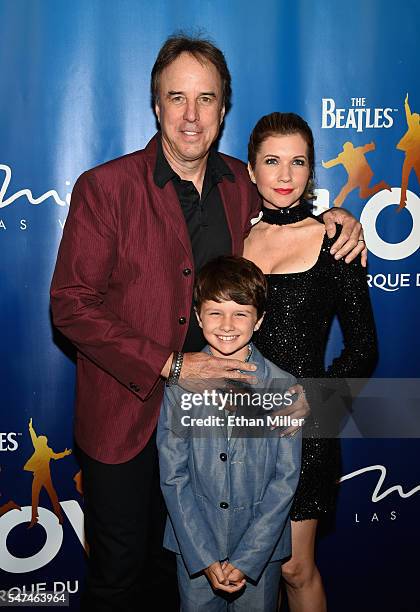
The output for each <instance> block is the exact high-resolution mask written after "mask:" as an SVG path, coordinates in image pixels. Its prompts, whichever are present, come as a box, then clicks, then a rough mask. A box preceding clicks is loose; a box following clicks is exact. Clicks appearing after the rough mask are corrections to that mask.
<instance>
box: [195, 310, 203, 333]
mask: <svg viewBox="0 0 420 612" xmlns="http://www.w3.org/2000/svg"><path fill="white" fill-rule="evenodd" d="M194 312H195V316H196V317H197V321H198V324H199V326H200V327H201V328H203V324H202V322H201V319H200V315H199V314H198V310H197V308H196V307H195V306H194Z"/></svg>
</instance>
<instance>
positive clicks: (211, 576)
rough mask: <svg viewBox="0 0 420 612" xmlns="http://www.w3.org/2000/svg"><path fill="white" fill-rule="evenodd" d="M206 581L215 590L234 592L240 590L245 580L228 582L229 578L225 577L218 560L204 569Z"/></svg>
mask: <svg viewBox="0 0 420 612" xmlns="http://www.w3.org/2000/svg"><path fill="white" fill-rule="evenodd" d="M204 573H205V575H206V576H207V579H208V581H209V582H210V584H211V586H212V587H213V589H215V590H220V591H226V593H236V591H240V590H241V589H242V587H243V585H244V584H245V580H243V581H242V582H240V583H239V584H229V580H228V579H227V578H226V576H225V574H224V572H223V570H222V566H221V564H220V561H215V562H214V563H212V564H211V565H209V567H207V568H206V569H205V570H204Z"/></svg>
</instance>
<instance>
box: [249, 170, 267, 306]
mask: <svg viewBox="0 0 420 612" xmlns="http://www.w3.org/2000/svg"><path fill="white" fill-rule="evenodd" d="M247 167H248V174H249V178H250V179H251V181H252V182H253V183H256V182H257V181H256V180H255V176H254V171H253V170H252V168H251V164H250V163H249V162H248V166H247ZM263 316H264V315H263Z"/></svg>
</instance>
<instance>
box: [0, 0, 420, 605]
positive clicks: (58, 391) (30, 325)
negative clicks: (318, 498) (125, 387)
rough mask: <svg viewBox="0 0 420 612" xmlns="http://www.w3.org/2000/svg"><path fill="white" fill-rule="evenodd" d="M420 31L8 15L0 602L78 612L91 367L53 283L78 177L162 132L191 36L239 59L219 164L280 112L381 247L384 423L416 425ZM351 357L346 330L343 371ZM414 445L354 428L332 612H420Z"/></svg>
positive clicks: (126, 9)
mask: <svg viewBox="0 0 420 612" xmlns="http://www.w3.org/2000/svg"><path fill="white" fill-rule="evenodd" d="M419 20H420V5H419V4H418V2H416V1H415V0H411V1H410V0H403V1H402V2H399V3H397V4H396V3H395V2H392V1H391V0H368V1H366V0H353V2H351V3H348V2H344V1H339V2H337V1H334V0H319V1H317V2H310V1H309V0H298V1H297V2H294V3H291V2H288V1H287V0H267V1H266V2H264V3H258V4H255V3H253V2H250V1H248V0H245V2H244V1H243V0H242V1H239V0H233V1H231V2H229V3H226V2H223V1H222V0H214V1H213V2H204V1H198V0H184V2H182V3H181V2H169V1H168V0H156V1H155V2H153V3H149V2H146V1H145V0H119V1H114V2H112V1H111V0H73V2H65V1H64V0H1V1H0V48H1V55H0V74H1V96H0V143H1V147H0V306H1V308H0V313H1V320H0V321H1V323H0V324H1V333H0V337H1V341H0V378H1V387H0V393H1V395H0V402H1V413H0V414H1V426H0V592H1V590H2V589H13V592H14V593H31V592H34V593H35V592H40V593H42V592H47V591H48V592H51V591H55V592H56V593H61V592H65V591H68V592H69V593H70V608H71V609H74V610H77V608H78V599H79V593H80V590H81V588H82V582H83V575H84V556H85V554H86V552H85V549H84V536H83V494H82V484H81V476H80V472H79V468H78V466H77V464H76V462H75V460H74V457H73V454H72V448H73V438H72V413H73V399H74V376H75V365H74V351H73V349H72V347H71V346H70V345H69V344H68V343H67V342H66V340H65V339H64V338H63V337H62V336H61V335H60V334H58V333H57V332H55V331H54V329H53V327H52V324H51V317H50V311H49V295H48V294H49V284H50V280H51V275H52V271H53V268H54V264H55V258H56V254H57V249H58V245H59V242H60V238H61V234H62V229H63V226H64V223H65V220H66V215H67V212H68V206H69V201H70V194H71V190H72V187H73V185H74V182H75V180H76V178H77V176H78V175H79V174H80V173H81V172H82V171H84V170H85V169H87V168H89V167H92V166H94V165H97V164H99V163H102V162H104V161H106V160H109V159H112V158H114V157H117V156H119V155H122V154H124V153H127V152H130V151H133V150H135V149H138V148H142V147H143V146H144V145H145V144H146V142H147V141H148V140H149V138H150V137H151V136H152V135H153V133H154V132H155V130H156V121H155V118H154V115H153V112H152V109H151V105H150V94H149V75H150V69H151V67H152V65H153V62H154V58H155V56H156V54H157V52H158V50H159V47H160V46H161V44H162V42H163V41H164V39H165V38H166V37H167V36H168V35H169V34H171V33H173V32H174V31H177V30H184V31H187V32H189V33H191V32H197V31H198V30H201V31H202V32H203V33H204V34H205V35H207V36H209V37H211V38H212V39H213V40H214V41H215V43H216V44H218V45H219V46H220V47H221V48H222V49H223V51H224V52H225V54H226V58H227V61H228V64H229V67H230V70H231V72H232V77H233V106H232V109H231V111H230V113H229V114H228V116H227V117H226V119H225V125H224V129H223V134H222V138H221V142H220V150H222V151H224V152H226V153H229V154H231V155H234V156H236V157H239V158H242V159H245V158H246V145H247V140H248V135H249V133H250V130H251V129H252V127H253V125H254V124H255V122H256V121H257V119H258V118H259V117H260V116H261V115H263V114H266V113H269V112H271V111H274V110H280V111H295V112H297V113H299V114H301V115H303V116H304V117H305V118H306V119H307V121H308V122H309V124H310V125H311V127H312V128H313V131H314V135H315V142H316V153H317V160H316V172H317V186H318V202H317V205H318V207H319V208H320V209H325V208H328V207H330V206H333V205H335V206H342V207H343V208H346V209H347V210H349V211H351V212H352V213H353V214H354V215H355V216H356V217H358V218H360V219H361V221H362V222H363V226H364V229H365V237H366V242H367V245H368V248H369V275H368V283H369V287H370V291H371V297H372V302H373V307H374V312H375V317H376V322H377V328H378V338H379V347H380V360H379V364H378V367H377V370H376V372H375V376H376V378H377V379H383V380H384V385H385V381H389V379H394V381H393V384H392V385H391V386H390V387H389V389H390V391H389V392H387V393H386V394H384V401H383V404H384V406H383V413H381V411H378V413H377V418H378V419H381V418H386V419H388V421H389V423H391V424H392V423H393V420H394V419H395V422H396V423H397V421H398V419H399V418H400V417H401V415H402V414H405V413H407V410H408V411H409V412H410V414H411V416H412V417H413V418H414V417H415V416H416V410H417V409H418V406H419V405H418V403H416V401H414V399H413V397H414V396H415V395H416V392H415V390H416V389H418V386H417V387H416V380H415V379H416V377H418V376H419V355H418V345H419V343H420V331H419V328H420V326H419V319H418V312H419V305H420V300H419V295H420V265H419V247H420V195H419V194H420V185H419V180H420V123H419V114H420V85H419V80H418V66H417V64H418V57H419V54H420V46H419V43H418V23H419ZM340 343H341V337H340V331H339V326H338V324H335V325H334V327H333V330H332V334H331V339H330V343H329V347H328V355H327V359H328V360H330V359H331V358H332V357H333V356H334V354H336V353H337V351H339V350H340ZM376 384H378V381H376ZM407 385H409V386H410V385H411V386H410V389H412V390H413V391H410V392H409V393H404V392H403V391H404V390H406V389H407ZM410 394H411V395H410ZM382 415H384V416H382ZM397 429H398V428H397ZM397 429H396V431H397ZM411 431H412V436H411V437H410V435H409V433H408V434H407V433H406V434H405V435H404V436H401V435H399V437H396V436H395V437H394V436H392V435H389V432H392V425H391V426H390V428H388V435H387V437H386V438H378V437H377V436H376V437H373V436H370V435H369V431H368V428H367V429H366V428H365V430H363V427H362V428H360V427H359V428H358V427H357V426H354V431H353V433H352V434H351V436H350V438H349V439H346V440H344V441H343V478H342V482H341V484H340V496H339V503H338V508H337V515H336V519H335V523H334V524H333V525H330V527H329V529H327V530H326V532H325V534H323V535H322V537H320V539H319V542H318V561H319V565H320V567H321V571H322V574H323V577H324V580H325V584H326V589H327V593H328V598H329V602H330V609H331V610H332V611H333V612H347V611H349V612H350V611H353V610H354V609H357V610H360V611H365V610H366V611H367V610H369V611H370V610H381V612H388V611H389V612H395V611H398V612H403V611H407V612H408V611H413V610H416V609H419V601H420V600H419V595H418V589H417V587H416V580H417V568H418V558H417V557H418V555H417V554H416V553H417V550H418V546H419V544H420V537H419V528H418V516H419V510H420V470H419V461H418V456H419V452H420V440H418V439H417V438H416V435H415V427H413V429H412V430H411ZM110 495H112V491H110ZM37 514H38V517H39V518H38V522H36V518H37ZM0 594H1V593H0ZM0 601H1V598H0Z"/></svg>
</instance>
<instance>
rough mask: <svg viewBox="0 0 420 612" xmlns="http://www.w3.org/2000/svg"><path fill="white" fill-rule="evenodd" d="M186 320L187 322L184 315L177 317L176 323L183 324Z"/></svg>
mask: <svg viewBox="0 0 420 612" xmlns="http://www.w3.org/2000/svg"><path fill="white" fill-rule="evenodd" d="M186 322H187V319H186V318H185V317H179V319H178V323H179V324H180V325H185V323H186Z"/></svg>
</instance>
